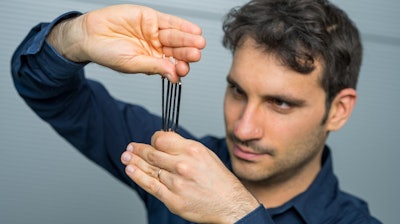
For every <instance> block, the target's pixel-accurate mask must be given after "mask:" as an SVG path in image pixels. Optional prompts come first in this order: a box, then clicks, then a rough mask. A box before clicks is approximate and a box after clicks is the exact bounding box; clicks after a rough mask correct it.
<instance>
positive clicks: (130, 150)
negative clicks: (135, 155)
mask: <svg viewBox="0 0 400 224" xmlns="http://www.w3.org/2000/svg"><path fill="white" fill-rule="evenodd" d="M126 151H128V152H133V145H131V144H129V145H128V147H126Z"/></svg>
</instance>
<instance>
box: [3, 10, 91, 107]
mask: <svg viewBox="0 0 400 224" xmlns="http://www.w3.org/2000/svg"><path fill="white" fill-rule="evenodd" d="M77 15H79V13H78V12H71V13H67V14H64V15H63V16H60V17H59V18H57V19H55V20H54V21H53V22H52V23H41V24H39V25H37V26H36V27H34V28H33V29H32V30H31V31H30V32H29V34H28V35H27V36H26V38H25V39H24V40H23V41H22V43H21V44H20V46H19V47H18V48H17V49H16V51H15V52H14V55H13V57H12V61H11V67H12V75H13V79H14V83H15V86H16V88H17V90H18V92H19V94H20V95H21V96H22V97H23V98H24V99H26V100H36V99H46V98H54V97H56V96H57V95H60V94H62V93H63V92H65V91H67V89H68V88H76V85H77V84H76V83H75V84H74V83H72V82H74V81H75V82H79V79H82V78H83V67H84V65H85V64H82V63H74V62H72V61H69V60H67V59H65V58H63V57H61V56H60V55H59V54H58V53H57V52H56V51H55V49H54V48H52V47H51V46H50V45H48V44H47V42H46V36H47V35H48V34H49V33H50V31H51V30H52V28H53V27H54V26H55V25H56V24H58V23H59V22H60V21H62V20H65V19H69V18H71V17H75V16H77Z"/></svg>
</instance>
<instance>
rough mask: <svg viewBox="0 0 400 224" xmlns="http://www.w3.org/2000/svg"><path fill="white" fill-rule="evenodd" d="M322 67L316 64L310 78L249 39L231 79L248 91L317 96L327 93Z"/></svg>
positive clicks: (236, 57) (238, 53) (237, 57)
mask: <svg viewBox="0 0 400 224" xmlns="http://www.w3.org/2000/svg"><path fill="white" fill-rule="evenodd" d="M321 76H322V66H321V64H320V63H319V62H318V61H316V62H315V69H314V70H313V71H312V72H311V73H310V74H302V73H299V72H296V71H294V70H293V69H291V68H289V67H287V66H284V65H283V63H282V62H281V61H280V60H278V58H277V57H276V56H275V55H274V54H269V53H268V52H267V51H266V50H265V49H263V48H260V47H258V46H257V45H256V44H255V43H254V41H253V40H252V39H250V38H249V39H247V40H245V41H243V43H242V44H241V45H240V46H239V47H238V48H237V49H236V50H235V53H234V57H233V62H232V67H231V71H230V74H229V77H230V78H231V79H233V80H234V81H235V82H236V83H238V85H240V86H241V87H242V88H243V89H244V90H246V89H247V90H246V91H257V92H259V93H262V94H265V93H267V92H274V93H280V94H282V93H287V94H290V95H294V94H299V95H300V94H306V93H309V94H315V93H316V91H322V92H323V93H324V91H323V88H322V85H321Z"/></svg>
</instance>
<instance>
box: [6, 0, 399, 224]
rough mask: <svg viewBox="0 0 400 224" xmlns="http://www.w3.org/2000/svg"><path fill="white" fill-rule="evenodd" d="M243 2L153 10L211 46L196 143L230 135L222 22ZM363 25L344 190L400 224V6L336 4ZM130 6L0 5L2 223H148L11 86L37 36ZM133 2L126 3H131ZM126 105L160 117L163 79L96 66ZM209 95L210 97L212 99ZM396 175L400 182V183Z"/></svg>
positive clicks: (344, 141) (200, 86) (180, 0)
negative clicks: (25, 48)
mask: <svg viewBox="0 0 400 224" xmlns="http://www.w3.org/2000/svg"><path fill="white" fill-rule="evenodd" d="M243 2H244V0H235V1H233V0H219V1H216V0H202V1H188V0H170V1H144V0H138V1H136V3H139V4H147V5H149V6H152V7H154V8H156V9H159V10H161V11H164V12H168V13H172V14H176V15H178V16H182V17H184V18H187V19H189V20H192V21H194V22H196V23H198V24H200V25H201V26H202V27H203V29H204V35H205V36H206V38H207V40H208V46H207V48H206V49H205V50H204V52H203V60H202V61H201V62H199V63H197V64H194V65H192V71H191V76H190V78H186V79H184V95H183V102H182V121H181V124H183V125H184V126H185V127H187V128H189V129H191V130H192V131H193V132H194V133H195V134H196V135H198V136H201V135H203V134H206V133H212V134H215V135H220V136H221V135H223V133H224V129H223V121H222V97H223V90H224V87H225V75H226V72H227V70H228V68H229V65H230V54H229V52H227V51H226V50H224V49H223V48H222V47H221V45H220V40H221V28H220V27H221V17H222V16H223V14H224V13H225V12H227V10H228V9H229V8H230V7H232V6H234V5H238V4H241V3H243ZM334 2H335V3H337V4H338V5H340V6H342V7H343V8H344V9H345V10H346V11H347V12H348V13H349V14H350V16H351V17H352V18H353V20H354V21H355V22H356V23H357V24H358V26H359V28H360V30H361V32H362V36H363V40H364V46H365V59H364V64H363V67H362V71H361V77H360V83H359V101H358V103H357V106H356V109H355V111H354V114H353V116H352V118H351V120H350V121H349V123H348V124H347V125H346V126H345V127H344V128H343V129H342V130H341V131H340V132H338V133H333V134H332V135H331V137H330V139H329V144H330V145H331V146H332V148H333V154H334V165H335V170H336V173H337V175H338V177H339V178H340V180H341V186H342V188H344V189H346V190H347V191H348V192H351V193H353V194H355V195H358V196H360V197H363V198H364V199H365V200H366V201H367V202H368V203H369V204H370V209H371V211H372V213H373V214H374V215H375V216H377V217H379V218H380V219H381V220H382V221H383V222H384V223H398V218H397V215H396V213H397V212H398V208H399V206H398V205H397V202H399V201H400V196H399V193H398V192H397V190H398V189H400V182H399V174H398V172H399V165H398V164H399V163H398V162H397V161H398V159H399V158H400V150H398V148H397V147H398V145H399V137H400V136H399V133H400V125H399V120H398V116H399V115H400V109H399V106H398V105H397V104H398V103H399V100H398V98H399V97H400V88H399V87H398V86H399V84H400V76H399V74H398V73H399V71H400V60H399V58H400V29H399V28H400V27H399V25H398V24H399V21H400V18H399V10H400V1H397V0H383V1H374V0H364V1H346V0H334ZM116 3H124V2H122V1H106V0H100V1H99V0H86V1H77V0H41V1H30V0H2V1H1V2H0V30H1V35H0V68H1V71H2V72H1V75H0V223H5V224H8V223H13V224H14V223H16V224H17V223H31V224H36V223H38V224H39V223H41V224H43V223H59V224H62V223H99V224H101V223H145V222H146V217H145V211H144V209H143V206H142V204H141V202H140V201H139V200H138V199H137V196H136V195H135V193H134V192H133V191H131V190H130V189H128V188H127V187H125V186H124V185H122V184H121V183H119V182H118V181H116V180H115V179H114V178H113V177H111V176H110V175H108V174H107V173H106V172H104V171H103V170H101V169H99V168H98V167H97V166H96V165H94V164H92V163H90V162H88V161H87V160H86V159H85V158H84V157H83V156H81V155H80V154H79V153H78V152H76V151H75V150H74V149H73V148H72V147H71V146H70V145H69V144H68V143H66V142H65V141H64V140H63V139H62V138H60V137H59V136H58V135H57V134H55V133H54V132H53V130H52V129H51V128H50V127H49V126H48V125H47V124H45V123H44V122H42V121H41V120H40V119H39V118H37V117H36V116H35V115H34V114H33V113H32V111H31V110H30V109H29V108H28V107H27V106H26V105H25V103H24V102H23V101H22V100H21V99H20V98H19V97H18V95H17V93H16V91H15V89H14V87H13V84H12V82H11V78H10V64H9V63H10V57H11V54H12V52H13V50H14V49H15V48H16V46H17V44H18V43H19V42H20V41H21V40H22V38H23V37H24V36H25V35H26V33H27V32H28V30H29V29H30V28H31V27H32V26H33V25H35V24H36V23H38V22H40V21H50V20H51V19H53V18H54V17H56V16H57V15H59V14H61V13H63V12H65V11H69V10H79V11H87V10H90V9H95V8H99V7H103V6H105V5H110V4H116ZM125 3H126V2H125ZM87 73H88V74H89V75H88V76H89V77H91V78H95V79H98V80H100V81H102V82H103V83H104V84H105V85H106V86H107V87H108V89H109V90H110V92H111V93H112V94H113V95H114V96H115V97H118V98H120V99H123V100H126V101H132V100H133V98H134V96H137V95H138V94H140V95H139V96H141V98H140V99H139V100H136V102H139V103H143V104H146V105H147V107H148V108H149V109H150V110H151V111H154V112H158V111H159V110H160V105H159V104H160V103H159V91H160V90H159V79H158V78H157V77H150V78H149V77H144V76H140V75H137V76H129V75H121V74H117V73H115V72H113V71H110V70H108V69H104V68H102V67H100V66H97V65H89V66H88V68H87ZM204 90H207V91H204ZM396 173H397V174H396Z"/></svg>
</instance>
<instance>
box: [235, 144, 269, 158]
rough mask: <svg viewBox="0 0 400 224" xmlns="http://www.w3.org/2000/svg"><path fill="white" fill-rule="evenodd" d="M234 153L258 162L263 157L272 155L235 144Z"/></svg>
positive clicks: (236, 155) (237, 156)
mask: <svg viewBox="0 0 400 224" xmlns="http://www.w3.org/2000/svg"><path fill="white" fill-rule="evenodd" d="M233 154H234V155H235V157H236V158H238V159H240V160H244V161H248V162H256V161H258V160H260V159H261V158H262V157H265V156H271V155H270V154H269V153H263V152H261V153H260V152H255V151H254V150H252V149H251V148H248V147H245V146H241V145H238V144H235V145H234V146H233Z"/></svg>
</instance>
